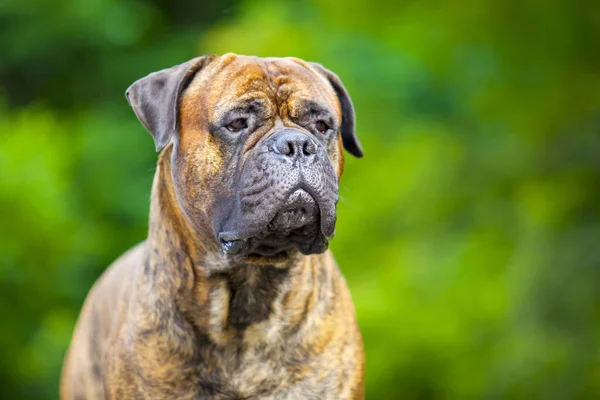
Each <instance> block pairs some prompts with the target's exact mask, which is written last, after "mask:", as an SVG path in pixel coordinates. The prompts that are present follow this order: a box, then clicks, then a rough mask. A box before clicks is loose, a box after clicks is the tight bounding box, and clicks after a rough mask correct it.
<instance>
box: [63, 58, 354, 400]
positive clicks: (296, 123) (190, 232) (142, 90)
mask: <svg viewBox="0 0 600 400" xmlns="http://www.w3.org/2000/svg"><path fill="white" fill-rule="evenodd" d="M127 98H128V100H129V102H130V103H131V106H132V107H133V109H134V111H135V113H136V115H137V117H138V118H139V120H140V121H141V122H142V124H143V125H144V126H145V127H146V128H147V129H148V130H149V131H150V132H151V133H152V135H153V137H154V140H155V143H156V148H157V150H158V151H161V150H162V152H161V154H160V157H159V160H158V168H157V171H156V175H155V178H154V184H153V187H152V200H151V207H150V222H149V232H148V239H147V240H146V241H144V242H143V243H141V244H139V245H137V246H136V247H134V248H133V249H131V250H129V251H128V252H127V253H125V254H124V255H123V256H122V257H121V258H119V259H118V260H117V261H116V262H115V263H114V264H113V265H112V266H111V267H110V268H109V269H108V270H107V271H106V272H105V273H104V275H103V276H102V277H101V278H100V279H99V281H98V282H97V283H96V284H95V285H94V287H93V288H92V290H91V292H90V294H89V295H88V298H87V300H86V302H85V305H84V307H83V310H82V312H81V316H80V317H79V321H78V323H77V327H76V329H75V334H74V337H73V342H72V343H71V347H70V349H69V352H68V355H67V357H66V361H65V365H64V367H63V374H62V383H61V398H62V399H118V400H120V399H161V400H162V399H198V400H199V399H207V400H208V399H211V400H213V399H214V400H216V399H238V400H240V399H280V400H284V399H320V400H323V399H332V400H333V399H335V400H340V399H363V398H364V394H363V370H364V355H363V345H362V339H361V335H360V332H359V330H358V326H357V323H356V317H355V313H354V307H353V305H352V300H351V297H350V293H349V291H348V288H347V287H346V283H345V282H344V279H343V277H342V275H341V273H340V271H339V269H338V267H337V265H336V263H335V261H334V259H333V256H332V255H331V253H330V252H329V251H327V246H328V242H329V240H330V239H331V237H332V236H333V234H334V227H335V219H336V203H337V201H338V181H339V179H340V176H341V175H342V170H343V160H344V159H343V148H346V150H347V151H349V152H350V153H351V154H353V155H355V156H357V157H361V156H362V150H361V147H360V144H359V142H358V140H357V138H356V135H355V132H354V110H353V107H352V103H351V101H350V98H349V96H348V93H347V92H346V90H345V89H344V87H343V86H342V83H341V82H340V80H339V79H338V78H337V76H336V75H334V74H333V73H331V72H330V71H328V70H326V69H324V68H323V67H321V66H320V65H318V64H314V63H309V62H305V61H302V60H299V59H295V58H264V59H262V58H257V57H248V56H238V55H234V54H227V55H224V56H220V57H218V56H206V57H200V58H196V59H193V60H191V61H188V62H186V63H184V64H181V65H178V66H175V67H173V68H170V69H166V70H162V71H159V72H155V73H152V74H150V75H148V76H147V77H145V78H143V79H140V80H138V81H137V82H135V83H134V84H133V85H132V86H131V87H130V88H129V89H128V90H127Z"/></svg>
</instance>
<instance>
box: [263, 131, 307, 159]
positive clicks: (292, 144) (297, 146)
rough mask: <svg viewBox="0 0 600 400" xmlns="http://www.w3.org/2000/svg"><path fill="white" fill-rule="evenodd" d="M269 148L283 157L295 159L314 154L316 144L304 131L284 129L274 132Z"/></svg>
mask: <svg viewBox="0 0 600 400" xmlns="http://www.w3.org/2000/svg"><path fill="white" fill-rule="evenodd" d="M270 150H271V151H272V152H274V153H275V154H279V155H281V156H283V157H286V158H290V159H292V160H297V159H299V158H302V157H310V156H312V155H314V154H316V153H317V144H316V143H315V141H314V139H313V138H311V137H310V136H309V135H307V134H306V133H304V132H300V131H297V130H294V129H286V130H284V131H281V132H279V133H276V134H275V136H274V137H273V142H272V144H271V146H270Z"/></svg>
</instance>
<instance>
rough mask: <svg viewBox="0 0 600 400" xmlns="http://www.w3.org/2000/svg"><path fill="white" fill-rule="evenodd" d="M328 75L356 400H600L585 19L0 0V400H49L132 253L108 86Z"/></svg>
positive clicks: (561, 5)
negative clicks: (301, 62) (241, 58)
mask: <svg viewBox="0 0 600 400" xmlns="http://www.w3.org/2000/svg"><path fill="white" fill-rule="evenodd" d="M226 52H237V53H243V54H255V55H261V56H267V55H268V56H288V55H289V56H296V57H300V58H304V59H307V60H312V61H317V62H320V63H322V64H323V65H325V66H326V67H327V68H330V69H331V70H333V71H335V72H336V73H338V75H339V76H340V77H341V79H342V81H343V82H344V83H345V85H346V87H347V89H348V90H349V92H350V94H351V95H352V97H353V100H354V103H355V106H356V110H357V120H358V135H359V137H360V138H361V140H362V143H363V147H364V149H365V157H364V159H361V160H357V159H353V158H352V157H350V156H347V164H346V172H345V176H344V177H343V179H342V183H341V196H342V201H341V202H340V205H339V217H338V221H339V222H338V227H337V232H338V234H337V237H336V238H335V240H334V241H333V242H332V248H333V251H334V254H335V255H336V258H337V259H338V262H339V264H340V266H341V268H342V271H343V273H344V275H345V276H346V278H347V280H348V284H349V286H350V288H351V291H352V294H353V297H354V301H355V304H356V308H357V313H358V318H359V322H360V326H361V329H362V332H363V335H364V339H365V346H366V353H367V380H366V385H367V398H368V399H593V398H600V348H599V340H600V218H599V217H600V215H599V214H600V3H598V2H597V1H588V2H586V1H573V0H551V1H547V0H544V1H542V0H537V1H536V0H533V1H528V0H488V1H473V0H456V1H447V2H444V1H435V0H420V1H414V0H409V1H397V2H389V3H383V2H379V3H377V2H374V1H364V0H322V1H317V0H315V1H290V2H278V1H245V0H241V1H238V0H226V1H222V2H208V1H194V2H192V1H189V2H171V1H168V0H154V1H141V0H118V1H117V0H53V1H50V0H26V1H25V0H2V2H1V3H0V82H1V87H0V397H2V398H3V399H4V398H6V399H55V398H57V390H58V377H59V373H60V366H61V362H62V357H63V355H64V352H65V349H66V346H67V344H68V342H69V340H70V335H71V332H72V329H73V325H74V323H75V320H76V317H77V314H78V312H79V309H80V307H81V304H82V301H83V299H84V296H85V294H86V293H87V291H88V289H89V288H90V286H91V285H92V283H93V282H94V280H95V279H96V278H97V277H98V276H99V274H100V273H101V272H102V271H103V270H104V268H105V267H106V266H107V265H108V264H110V263H111V261H112V260H113V259H115V258H116V257H117V256H118V255H120V254H121V253H122V252H123V251H125V250H126V249H127V248H129V247H130V246H132V245H133V244H135V243H136V242H138V241H141V240H142V239H143V238H144V237H145V235H146V229H147V215H148V205H149V192H150V185H151V180H152V176H153V172H154V168H155V162H156V154H155V152H154V146H153V143H152V140H151V137H150V135H149V134H148V133H147V132H146V131H145V130H144V128H143V127H142V126H141V124H140V123H139V122H138V121H137V120H136V118H135V116H134V114H133V112H132V111H131V110H130V109H129V107H128V105H127V103H126V101H125V97H124V91H125V88H126V87H127V86H128V85H129V84H130V83H131V82H133V81H134V80H135V79H137V78H140V77H141V76H143V75H146V74H147V73H149V72H151V71H154V70H158V69H162V68H165V67H169V66H172V65H175V64H178V63H181V62H183V61H186V60H187V59H190V58H192V57H194V56H196V55H200V54H206V53H217V54H221V53H226Z"/></svg>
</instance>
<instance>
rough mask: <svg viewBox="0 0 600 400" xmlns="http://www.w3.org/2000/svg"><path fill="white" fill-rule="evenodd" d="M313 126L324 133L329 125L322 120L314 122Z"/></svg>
mask: <svg viewBox="0 0 600 400" xmlns="http://www.w3.org/2000/svg"><path fill="white" fill-rule="evenodd" d="M315 128H317V130H318V131H319V132H321V133H325V132H327V131H328V130H329V126H327V124H326V123H325V122H324V121H317V122H316V123H315Z"/></svg>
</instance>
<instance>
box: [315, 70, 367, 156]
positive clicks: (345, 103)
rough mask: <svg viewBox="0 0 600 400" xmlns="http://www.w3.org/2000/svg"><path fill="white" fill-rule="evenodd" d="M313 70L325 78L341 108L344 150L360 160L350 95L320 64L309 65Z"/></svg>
mask: <svg viewBox="0 0 600 400" xmlns="http://www.w3.org/2000/svg"><path fill="white" fill-rule="evenodd" d="M309 64H310V65H311V66H312V67H313V68H314V69H316V70H317V72H319V73H320V74H322V75H324V76H325V78H327V80H328V81H329V83H330V84H331V86H332V87H333V90H334V91H335V94H337V97H338V101H339V102H340V106H341V108H342V128H341V130H342V142H343V143H344V148H345V149H346V151H347V152H348V153H350V154H352V155H353V156H355V157H358V158H361V157H362V156H363V150H362V147H361V145H360V142H359V140H358V137H357V136H356V123H355V115H354V106H353V105H352V100H350V95H349V94H348V92H347V91H346V88H345V87H344V85H343V84H342V81H341V80H340V78H338V76H337V75H336V74H334V73H333V72H331V71H329V70H328V69H326V68H325V67H323V66H322V65H321V64H317V63H314V62H311V63H309Z"/></svg>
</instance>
